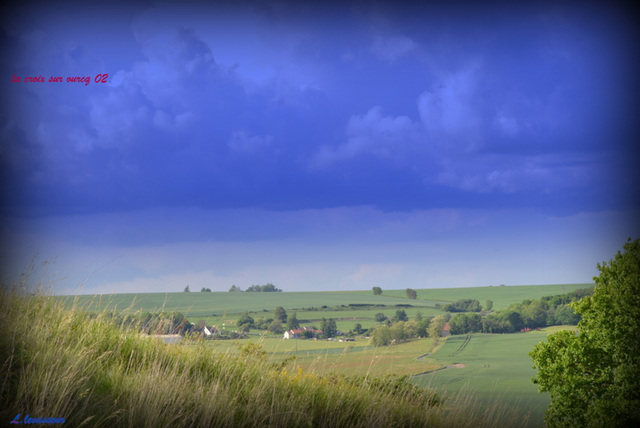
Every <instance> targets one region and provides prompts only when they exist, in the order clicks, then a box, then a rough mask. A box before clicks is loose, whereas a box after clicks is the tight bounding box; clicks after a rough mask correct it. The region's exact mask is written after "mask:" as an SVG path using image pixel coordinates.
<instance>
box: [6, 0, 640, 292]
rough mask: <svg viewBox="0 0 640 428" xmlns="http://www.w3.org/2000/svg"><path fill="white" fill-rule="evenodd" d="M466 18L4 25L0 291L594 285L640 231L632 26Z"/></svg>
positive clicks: (323, 10) (434, 10)
mask: <svg viewBox="0 0 640 428" xmlns="http://www.w3.org/2000/svg"><path fill="white" fill-rule="evenodd" d="M480 3H483V2H461V1H453V2H431V3H429V4H428V5H422V6H415V5H409V4H405V3H402V2H385V1H379V2H364V1H347V2H344V3H342V4H340V5H334V4H331V5H327V4H325V3H320V2H316V3H314V2H303V1H299V2H293V1H285V2H278V1H275V2H248V1H244V2H242V1H241V2H212V3H211V2H210V3H207V2H194V1H183V2H175V1H145V2H141V1H131V2H127V3H119V2H109V3H108V4H106V3H105V2H102V3H92V2H84V1H83V2H69V1H67V2H64V1H62V2H34V1H25V2H21V3H20V5H19V6H11V7H9V6H3V8H4V9H3V11H2V14H1V16H2V17H1V18H0V23H1V27H0V43H1V45H2V64H3V66H2V82H1V84H0V88H1V89H0V90H1V91H2V110H1V114H0V174H1V178H2V180H1V182H2V184H1V187H0V190H1V202H2V205H1V208H0V237H1V239H2V244H1V246H0V247H1V248H0V262H1V263H2V279H3V281H4V282H5V284H9V283H11V282H12V281H25V282H26V283H28V284H31V285H32V286H36V285H37V284H45V285H46V286H47V287H48V288H49V289H50V290H52V291H53V292H54V293H55V294H76V293H80V294H85V293H128V292H176V291H182V290H183V289H184V287H185V286H187V285H189V287H190V289H191V290H192V291H198V290H200V288H202V287H206V288H210V289H211V290H212V291H227V290H228V289H229V288H230V287H231V286H232V285H237V286H238V287H240V288H242V289H246V288H248V287H249V286H251V285H254V284H266V283H268V282H271V283H273V284H275V285H276V286H277V287H279V288H281V289H283V290H284V291H310V290H367V289H369V290H370V289H371V288H372V287H374V286H379V287H382V288H383V289H404V288H408V287H409V288H415V289H420V288H440V287H464V286H486V285H499V284H506V285H528V284H559V283H589V282H592V278H593V276H594V275H597V274H598V270H597V263H601V262H603V261H608V260H609V259H611V258H612V257H613V256H614V254H615V253H616V252H617V251H618V250H621V249H622V246H623V244H624V243H625V241H626V240H627V238H632V239H637V238H639V237H640V227H639V225H638V221H637V219H638V218H640V215H639V214H640V202H639V200H638V199H639V198H638V195H639V193H640V192H639V191H638V182H639V181H640V180H639V175H640V173H639V168H638V164H639V162H638V161H639V160H640V159H639V155H638V152H639V151H638V141H640V139H639V138H638V137H639V132H638V131H639V129H638V121H637V113H638V111H639V107H640V106H639V105H638V99H639V97H638V95H639V91H638V89H639V86H638V78H637V76H638V75H640V67H639V64H638V55H637V54H638V40H639V39H640V37H638V30H637V28H636V27H637V26H636V21H635V19H634V15H633V14H632V13H631V11H630V10H626V9H624V8H623V7H622V6H618V5H616V4H615V2H614V3H611V2H580V3H575V2H573V3H570V2H562V1H558V2H526V3H525V2H522V3H519V2H492V3H484V4H480ZM40 76H42V78H43V80H44V81H40V82H38V81H30V80H31V79H28V78H29V77H36V78H39V77H40ZM52 77H53V78H54V79H52V81H49V80H50V78H52ZM56 77H61V78H62V79H60V80H61V81H58V82H56V81H55V78H56ZM68 78H71V81H67V80H68ZM74 78H79V79H74ZM34 80H35V79H34ZM74 80H75V81H74Z"/></svg>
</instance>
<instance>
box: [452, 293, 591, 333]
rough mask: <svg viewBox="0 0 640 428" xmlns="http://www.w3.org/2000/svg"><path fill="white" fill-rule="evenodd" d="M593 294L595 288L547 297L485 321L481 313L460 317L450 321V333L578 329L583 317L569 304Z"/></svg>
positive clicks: (520, 304) (457, 316)
mask: <svg viewBox="0 0 640 428" xmlns="http://www.w3.org/2000/svg"><path fill="white" fill-rule="evenodd" d="M591 294H593V287H590V288H584V289H580V290H575V291H572V292H570V293H566V294H559V295H555V296H545V297H542V298H541V299H539V300H532V299H526V300H524V301H522V302H521V303H514V304H512V305H510V306H509V307H508V308H506V309H504V310H502V311H497V312H493V313H491V314H488V315H486V316H484V317H482V316H480V314H478V313H473V314H469V313H459V314H456V315H454V316H453V317H452V318H451V319H450V320H449V328H450V332H451V334H467V333H479V332H482V333H513V332H515V331H520V330H522V329H524V328H531V329H533V328H538V327H547V326H552V325H577V324H578V322H579V321H580V316H579V315H578V314H576V313H575V311H574V310H573V308H572V307H571V306H569V303H571V302H573V301H576V300H580V299H582V298H583V297H585V296H589V295H591ZM445 306H446V305H445Z"/></svg>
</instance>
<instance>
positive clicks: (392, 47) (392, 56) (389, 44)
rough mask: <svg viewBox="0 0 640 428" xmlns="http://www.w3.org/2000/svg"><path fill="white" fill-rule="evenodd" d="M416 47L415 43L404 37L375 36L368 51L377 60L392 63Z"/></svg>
mask: <svg viewBox="0 0 640 428" xmlns="http://www.w3.org/2000/svg"><path fill="white" fill-rule="evenodd" d="M417 46H418V45H417V44H416V42H414V41H413V40H411V39H410V38H409V37H406V36H390V37H381V36H377V37H376V38H375V39H374V41H373V43H372V45H371V48H370V49H371V52H373V53H374V54H375V55H376V56H377V57H378V58H380V59H382V60H385V61H388V62H394V61H395V60H397V59H398V58H400V57H402V56H404V55H407V54H409V53H410V52H412V51H414V50H415V49H416V48H417Z"/></svg>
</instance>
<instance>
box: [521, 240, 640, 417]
mask: <svg viewBox="0 0 640 428" xmlns="http://www.w3.org/2000/svg"><path fill="white" fill-rule="evenodd" d="M598 270H599V271H600V275H599V276H598V277H595V278H594V281H595V284H596V285H595V290H594V293H593V295H592V296H589V297H585V298H583V299H582V300H580V301H577V302H575V303H572V304H571V306H572V307H573V308H574V309H575V311H576V313H577V314H579V315H581V316H582V319H581V321H580V322H579V323H578V331H577V332H573V331H568V330H564V331H560V332H557V333H555V334H552V335H549V336H548V338H547V342H541V343H539V344H538V345H536V346H535V348H534V349H533V351H531V353H530V355H531V357H532V359H533V363H534V368H537V369H538V373H537V376H536V378H535V379H534V382H535V383H537V384H538V385H539V390H540V391H541V392H543V391H548V392H549V394H550V396H551V404H550V405H549V408H548V409H547V411H546V414H545V421H546V423H547V425H549V426H563V427H574V426H612V427H614V426H615V427H618V426H637V425H638V423H640V352H639V350H640V240H635V241H631V240H629V241H627V243H626V244H625V245H624V251H623V252H620V251H619V252H618V253H617V254H616V255H615V258H614V259H613V260H610V261H609V264H607V263H602V265H600V264H598Z"/></svg>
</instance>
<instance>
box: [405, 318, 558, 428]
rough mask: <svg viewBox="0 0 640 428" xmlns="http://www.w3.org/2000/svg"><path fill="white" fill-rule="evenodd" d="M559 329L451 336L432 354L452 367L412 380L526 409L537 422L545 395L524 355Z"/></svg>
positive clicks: (546, 400) (531, 423)
mask: <svg viewBox="0 0 640 428" xmlns="http://www.w3.org/2000/svg"><path fill="white" fill-rule="evenodd" d="M558 328H559V327H554V328H549V329H543V330H541V331H530V332H527V333H513V334H471V335H460V336H451V337H449V338H447V341H446V342H445V344H444V346H442V348H440V349H439V350H437V351H436V352H434V353H433V354H432V355H430V357H431V358H433V359H435V360H436V361H443V362H445V361H446V362H448V364H449V365H450V366H453V367H450V368H446V369H443V370H438V371H435V372H433V373H429V374H425V375H422V376H418V377H416V378H415V381H416V382H417V383H418V384H419V385H422V386H430V387H433V388H435V389H436V390H438V391H448V392H450V393H457V392H470V393H473V394H474V396H475V397H476V399H477V400H479V401H480V402H483V403H487V404H489V403H495V402H496V401H501V402H504V403H508V406H509V407H511V408H520V409H522V410H521V411H522V413H523V414H525V413H527V412H529V413H530V420H529V424H528V426H540V425H541V424H542V421H543V416H544V410H545V409H546V408H547V406H548V405H549V396H548V394H541V393H539V392H538V389H537V386H536V385H535V384H533V382H532V381H531V378H532V377H533V376H535V370H534V369H533V368H532V367H531V366H532V362H531V358H530V357H529V355H528V353H529V352H530V351H531V350H532V349H533V347H534V345H536V344H537V343H539V342H540V341H543V340H545V338H546V335H547V334H549V333H550V332H551V331H556V330H557V329H558ZM456 364H457V365H458V367H456Z"/></svg>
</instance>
